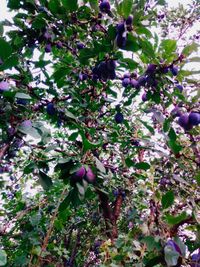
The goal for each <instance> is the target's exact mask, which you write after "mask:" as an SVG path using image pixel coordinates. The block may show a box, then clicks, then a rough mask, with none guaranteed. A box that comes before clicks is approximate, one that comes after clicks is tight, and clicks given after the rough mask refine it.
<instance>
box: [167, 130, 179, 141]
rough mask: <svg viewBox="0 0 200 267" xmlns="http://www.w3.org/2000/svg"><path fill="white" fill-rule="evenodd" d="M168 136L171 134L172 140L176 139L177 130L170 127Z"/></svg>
mask: <svg viewBox="0 0 200 267" xmlns="http://www.w3.org/2000/svg"><path fill="white" fill-rule="evenodd" d="M168 136H169V138H170V140H172V141H176V137H177V136H176V133H175V131H174V129H173V128H170V130H169V133H168Z"/></svg>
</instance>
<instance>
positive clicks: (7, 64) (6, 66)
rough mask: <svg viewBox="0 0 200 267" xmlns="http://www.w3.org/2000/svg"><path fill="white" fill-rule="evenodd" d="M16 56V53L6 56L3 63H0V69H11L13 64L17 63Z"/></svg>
mask: <svg viewBox="0 0 200 267" xmlns="http://www.w3.org/2000/svg"><path fill="white" fill-rule="evenodd" d="M18 60H19V59H18V56H17V55H12V56H10V57H9V58H7V59H6V60H5V61H3V64H2V65H0V71H1V70H6V69H11V68H13V67H15V66H17V65H18Z"/></svg>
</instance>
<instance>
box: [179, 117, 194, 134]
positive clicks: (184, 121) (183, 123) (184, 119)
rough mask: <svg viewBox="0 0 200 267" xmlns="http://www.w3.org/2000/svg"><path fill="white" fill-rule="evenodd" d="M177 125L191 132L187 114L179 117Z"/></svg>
mask: <svg viewBox="0 0 200 267" xmlns="http://www.w3.org/2000/svg"><path fill="white" fill-rule="evenodd" d="M178 124H179V125H180V126H181V127H183V128H184V129H185V130H191V129H192V127H193V125H191V124H190V123H189V115H188V114H187V113H185V114H183V115H181V116H180V117H179V119H178Z"/></svg>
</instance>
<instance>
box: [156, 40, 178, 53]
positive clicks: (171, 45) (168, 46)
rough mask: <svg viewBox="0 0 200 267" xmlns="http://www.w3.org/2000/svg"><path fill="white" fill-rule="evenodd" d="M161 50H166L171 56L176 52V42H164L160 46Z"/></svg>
mask: <svg viewBox="0 0 200 267" xmlns="http://www.w3.org/2000/svg"><path fill="white" fill-rule="evenodd" d="M160 48H161V49H162V50H164V51H165V53H166V54H167V55H170V54H171V53H172V52H174V51H176V40H170V39H167V40H163V41H162V42H161V44H160Z"/></svg>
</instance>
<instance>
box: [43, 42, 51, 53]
mask: <svg viewBox="0 0 200 267" xmlns="http://www.w3.org/2000/svg"><path fill="white" fill-rule="evenodd" d="M44 50H45V52H46V53H50V52H51V50H52V48H51V44H47V45H46V46H45V48H44Z"/></svg>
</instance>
